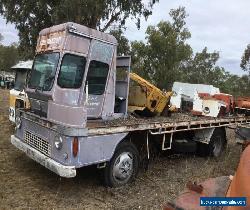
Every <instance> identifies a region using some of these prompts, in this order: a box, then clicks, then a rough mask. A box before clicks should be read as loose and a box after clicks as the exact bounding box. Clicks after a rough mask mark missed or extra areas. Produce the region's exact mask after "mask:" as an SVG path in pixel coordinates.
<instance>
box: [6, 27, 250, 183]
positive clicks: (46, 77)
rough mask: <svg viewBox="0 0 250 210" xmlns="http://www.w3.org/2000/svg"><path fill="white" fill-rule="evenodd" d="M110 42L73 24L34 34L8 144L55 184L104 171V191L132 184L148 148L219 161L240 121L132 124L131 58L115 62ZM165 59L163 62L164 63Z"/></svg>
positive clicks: (185, 119) (181, 118)
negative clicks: (85, 171)
mask: <svg viewBox="0 0 250 210" xmlns="http://www.w3.org/2000/svg"><path fill="white" fill-rule="evenodd" d="M116 49H117V41H116V39H115V38H114V37H113V36H111V35H108V34H105V33H102V32H99V31H97V30H94V29H90V28H87V27H85V26H82V25H79V24H76V23H65V24H61V25H56V26H53V27H50V28H47V29H44V30H42V31H41V32H40V34H39V38H38V42H37V48H36V56H35V58H34V62H33V66H32V70H31V73H30V75H29V78H28V84H27V87H26V92H27V94H28V97H29V101H30V108H29V109H28V110H27V109H20V110H19V112H18V116H17V117H16V132H15V135H12V136H11V142H12V144H13V145H15V146H16V147H17V148H18V149H20V150H22V151H23V152H25V153H26V154H27V155H28V156H29V157H30V158H32V159H34V160H35V161H37V162H38V163H40V164H42V165H43V166H45V167H46V168H48V169H50V170H51V171H53V172H55V173H56V174H58V175H59V176H61V177H68V178H69V177H75V176H76V171H77V169H78V168H81V167H84V166H89V165H96V166H97V167H98V168H103V171H104V180H105V183H106V184H107V185H108V186H111V187H117V186H121V185H124V184H126V183H128V182H130V181H132V180H133V179H134V178H135V176H136V174H137V172H138V167H139V163H140V161H141V160H142V159H144V158H146V159H149V158H150V157H151V151H152V147H153V146H155V145H156V147H158V148H159V149H160V150H161V151H164V150H169V149H172V148H174V149H176V150H177V151H184V152H199V153H200V154H203V155H205V154H207V155H213V156H219V155H220V154H221V152H222V151H223V148H224V147H225V145H226V134H225V127H226V126H232V125H236V124H242V123H249V122H250V119H248V118H246V117H244V116H243V117H239V116H231V117H223V118H204V117H190V116H184V115H182V114H179V115H178V114H177V116H175V115H173V116H172V117H153V118H148V119H144V118H133V117H130V116H129V115H128V93H129V84H130V80H129V72H130V57H128V56H123V57H117V56H116ZM166 59H167V58H166Z"/></svg>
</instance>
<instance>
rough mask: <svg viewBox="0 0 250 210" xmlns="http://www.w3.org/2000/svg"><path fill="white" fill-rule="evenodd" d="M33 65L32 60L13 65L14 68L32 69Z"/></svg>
mask: <svg viewBox="0 0 250 210" xmlns="http://www.w3.org/2000/svg"><path fill="white" fill-rule="evenodd" d="M32 65H33V61H32V60H27V61H20V62H19V63H17V64H16V65H14V66H12V67H11V68H12V69H31V68H32Z"/></svg>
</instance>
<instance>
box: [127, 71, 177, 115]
mask: <svg viewBox="0 0 250 210" xmlns="http://www.w3.org/2000/svg"><path fill="white" fill-rule="evenodd" d="M129 75H130V80H132V81H133V82H131V83H133V84H132V85H130V90H129V100H128V103H129V107H128V109H129V111H131V112H132V111H135V110H140V111H143V110H144V111H145V110H147V112H150V113H151V114H152V115H161V114H162V112H163V111H164V110H165V109H166V108H168V103H169V101H170V97H171V96H172V95H173V92H163V91H161V90H160V89H159V88H157V87H155V86H154V85H153V84H151V83H150V82H148V81H147V80H145V79H143V78H142V77H140V76H139V75H137V74H135V73H130V74H129Z"/></svg>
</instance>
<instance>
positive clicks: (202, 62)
mask: <svg viewBox="0 0 250 210" xmlns="http://www.w3.org/2000/svg"><path fill="white" fill-rule="evenodd" d="M218 59H219V53H218V52H213V53H209V52H208V50H207V47H205V48H204V49H203V50H202V52H198V53H196V54H195V55H194V57H192V58H191V59H190V60H189V61H188V62H187V63H186V65H185V66H184V67H183V69H184V73H185V75H184V79H185V80H187V81H188V82H190V83H201V84H212V83H217V84H220V81H221V80H223V77H224V74H225V70H224V69H223V68H220V67H219V66H216V62H217V61H218Z"/></svg>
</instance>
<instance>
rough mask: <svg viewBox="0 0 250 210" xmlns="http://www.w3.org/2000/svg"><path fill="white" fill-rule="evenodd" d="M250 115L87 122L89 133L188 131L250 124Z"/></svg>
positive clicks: (188, 115) (130, 118)
mask: <svg viewBox="0 0 250 210" xmlns="http://www.w3.org/2000/svg"><path fill="white" fill-rule="evenodd" d="M249 123H250V117H245V116H229V117H217V118H213V117H204V116H192V115H190V114H184V113H173V114H172V115H171V116H170V117H153V118H136V117H133V116H128V117H127V118H125V119H123V118H121V119H115V120H109V121H99V120H89V121H88V123H87V128H88V133H89V135H104V134H112V133H122V132H130V131H140V130H141V131H142V130H162V132H164V133H173V132H177V131H187V130H195V129H204V128H212V127H225V126H233V125H240V124H249Z"/></svg>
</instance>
